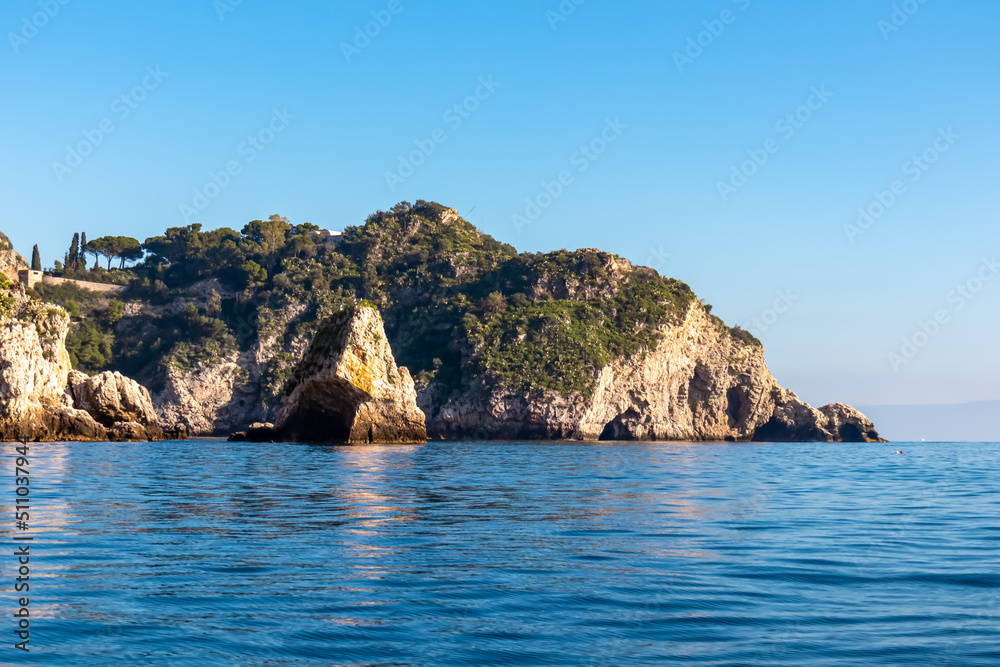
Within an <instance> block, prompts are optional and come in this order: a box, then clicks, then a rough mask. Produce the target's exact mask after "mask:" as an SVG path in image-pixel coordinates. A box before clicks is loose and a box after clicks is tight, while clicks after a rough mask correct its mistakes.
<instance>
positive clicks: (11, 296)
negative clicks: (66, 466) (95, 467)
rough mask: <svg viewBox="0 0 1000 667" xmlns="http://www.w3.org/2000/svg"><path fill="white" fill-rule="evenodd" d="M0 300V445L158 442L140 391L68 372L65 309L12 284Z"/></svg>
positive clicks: (107, 377)
mask: <svg viewBox="0 0 1000 667" xmlns="http://www.w3.org/2000/svg"><path fill="white" fill-rule="evenodd" d="M0 299H2V303H0V440H4V441H14V440H20V439H21V438H22V437H27V438H28V439H29V440H33V441H40V440H102V441H103V440H144V441H145V440H161V439H163V432H162V431H161V430H160V428H159V426H158V425H157V422H156V417H155V415H154V413H153V406H152V402H151V401H150V398H149V393H148V392H147V391H146V390H145V389H144V388H142V387H140V386H139V385H138V384H137V383H135V382H134V381H132V380H129V379H128V378H125V377H123V376H121V375H120V374H118V373H102V374H101V375H100V376H98V377H96V378H87V376H85V375H83V374H82V373H77V372H75V371H70V360H69V354H68V353H67V351H66V334H67V332H68V331H69V316H68V315H67V314H66V311H64V310H63V309H62V308H59V307H57V306H53V305H50V304H44V303H40V302H38V301H34V300H32V299H28V298H27V297H26V296H24V294H23V293H22V292H21V291H20V289H19V288H17V287H15V288H13V289H8V290H5V291H4V292H3V295H2V296H0Z"/></svg>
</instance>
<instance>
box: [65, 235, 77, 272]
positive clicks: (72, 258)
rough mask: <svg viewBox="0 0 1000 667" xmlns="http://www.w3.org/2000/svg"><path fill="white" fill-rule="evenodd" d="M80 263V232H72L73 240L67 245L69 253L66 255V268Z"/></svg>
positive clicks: (74, 267) (74, 266)
mask: <svg viewBox="0 0 1000 667" xmlns="http://www.w3.org/2000/svg"><path fill="white" fill-rule="evenodd" d="M79 263H80V234H79V232H75V233H74V234H73V242H72V243H71V244H70V246H69V254H68V255H66V268H67V269H74V270H75V269H76V268H77V266H78V265H79Z"/></svg>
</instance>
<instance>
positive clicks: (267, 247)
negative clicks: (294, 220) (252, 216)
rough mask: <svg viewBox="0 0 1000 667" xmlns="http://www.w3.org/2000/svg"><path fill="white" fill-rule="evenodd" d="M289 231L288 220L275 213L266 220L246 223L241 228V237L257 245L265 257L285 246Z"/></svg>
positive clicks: (289, 224)
mask: <svg viewBox="0 0 1000 667" xmlns="http://www.w3.org/2000/svg"><path fill="white" fill-rule="evenodd" d="M291 229H292V225H291V223H289V222H288V218H283V217H281V216H280V215H278V214H277V213H275V214H274V215H272V216H271V217H270V218H268V219H267V220H253V221H251V222H249V223H247V225H246V226H245V227H244V228H243V236H245V237H247V238H248V239H249V240H251V241H253V242H254V243H256V244H258V245H259V246H260V251H261V254H262V255H264V256H265V257H267V256H269V255H271V254H273V253H274V252H276V251H277V250H279V249H280V248H281V247H282V246H284V245H285V238H286V237H287V236H288V233H289V232H290V231H291Z"/></svg>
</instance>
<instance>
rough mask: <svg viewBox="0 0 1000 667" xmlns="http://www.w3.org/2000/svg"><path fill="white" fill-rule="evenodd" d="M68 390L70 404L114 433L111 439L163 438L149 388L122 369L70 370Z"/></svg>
mask: <svg viewBox="0 0 1000 667" xmlns="http://www.w3.org/2000/svg"><path fill="white" fill-rule="evenodd" d="M67 390H68V392H69V393H70V395H71V396H72V397H73V406H74V407H75V408H77V409H79V410H85V411H86V412H88V413H89V414H90V415H91V416H92V417H93V418H94V419H95V420H96V421H97V422H98V423H99V424H101V425H102V426H104V427H105V428H107V429H110V433H111V434H112V435H113V436H115V437H112V438H111V439H113V440H162V439H163V429H161V428H160V425H159V423H158V421H157V419H156V413H155V412H154V410H153V402H152V400H151V399H150V397H149V391H148V390H147V389H146V388H145V387H143V386H142V385H140V384H139V383H138V382H136V381H135V380H131V379H129V378H127V377H125V376H124V375H122V374H121V373H117V372H115V373H112V372H109V371H106V372H104V373H101V374H99V375H95V376H93V377H88V376H87V375H85V374H83V373H81V372H79V371H70V373H69V376H68V378H67Z"/></svg>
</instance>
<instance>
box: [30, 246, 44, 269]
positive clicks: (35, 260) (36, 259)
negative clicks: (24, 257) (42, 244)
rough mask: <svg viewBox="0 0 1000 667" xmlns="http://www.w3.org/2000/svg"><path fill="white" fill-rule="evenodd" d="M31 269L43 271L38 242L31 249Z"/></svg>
mask: <svg viewBox="0 0 1000 667" xmlns="http://www.w3.org/2000/svg"><path fill="white" fill-rule="evenodd" d="M31 270H32V271H41V270H42V256H41V255H39V254H38V244H37V243H36V244H35V247H34V248H32V249H31Z"/></svg>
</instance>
